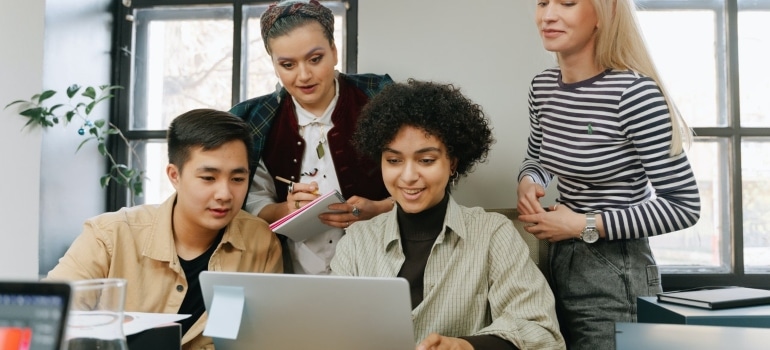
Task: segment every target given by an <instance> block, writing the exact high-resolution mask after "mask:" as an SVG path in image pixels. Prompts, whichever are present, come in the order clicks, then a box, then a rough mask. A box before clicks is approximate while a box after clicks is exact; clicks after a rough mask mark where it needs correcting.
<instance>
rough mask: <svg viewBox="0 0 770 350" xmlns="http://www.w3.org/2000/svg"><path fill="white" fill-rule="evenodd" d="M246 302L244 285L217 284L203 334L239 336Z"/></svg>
mask: <svg viewBox="0 0 770 350" xmlns="http://www.w3.org/2000/svg"><path fill="white" fill-rule="evenodd" d="M244 304H245V298H244V295H243V287H233V286H216V285H215V286H214V297H213V298H212V300H211V308H210V310H207V311H208V315H209V318H208V321H207V322H206V329H204V330H203V335H205V336H207V337H212V338H226V339H236V338H238V329H239V328H240V326H241V318H242V317H243V305H244Z"/></svg>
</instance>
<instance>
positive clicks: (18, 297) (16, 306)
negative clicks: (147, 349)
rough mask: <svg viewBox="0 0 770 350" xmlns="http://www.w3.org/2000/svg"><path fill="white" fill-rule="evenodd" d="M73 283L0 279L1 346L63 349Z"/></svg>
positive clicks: (9, 347)
mask: <svg viewBox="0 0 770 350" xmlns="http://www.w3.org/2000/svg"><path fill="white" fill-rule="evenodd" d="M69 303H70V285H69V284H67V283H63V282H37V281H34V282H33V281H29V282H24V281H0V349H1V350H6V349H14V350H16V349H30V350H53V349H60V348H61V346H62V337H63V335H64V329H65V327H66V324H67V312H68V310H69Z"/></svg>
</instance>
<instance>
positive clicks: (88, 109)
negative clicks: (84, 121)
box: [86, 102, 96, 114]
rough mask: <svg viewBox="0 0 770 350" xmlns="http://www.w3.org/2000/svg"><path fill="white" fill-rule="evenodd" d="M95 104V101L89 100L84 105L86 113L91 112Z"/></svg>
mask: <svg viewBox="0 0 770 350" xmlns="http://www.w3.org/2000/svg"><path fill="white" fill-rule="evenodd" d="M94 106H96V102H91V103H89V104H88V106H86V114H91V110H92V109H94Z"/></svg>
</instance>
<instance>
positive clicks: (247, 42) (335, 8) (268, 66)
mask: <svg viewBox="0 0 770 350" xmlns="http://www.w3.org/2000/svg"><path fill="white" fill-rule="evenodd" d="M322 4H323V5H324V6H326V7H328V8H329V9H331V10H332V13H334V43H335V45H336V46H337V65H336V66H335V67H336V68H337V70H339V71H341V72H344V70H343V68H342V67H345V45H344V39H345V33H344V28H345V7H344V5H343V4H342V3H340V2H337V1H331V2H322ZM266 9H267V5H254V6H244V7H243V13H244V34H243V35H244V37H243V43H244V45H243V57H245V58H244V59H243V70H242V71H243V76H244V78H243V80H244V82H242V84H245V86H243V88H242V89H241V96H240V99H241V101H243V100H246V99H249V98H252V97H256V96H261V95H264V94H268V93H271V92H273V91H275V89H276V84H278V83H279V81H278V77H277V76H276V75H275V70H274V69H273V61H272V60H271V59H270V56H269V55H268V54H267V51H266V50H265V46H264V42H263V41H262V34H261V30H260V20H259V17H260V16H261V15H262V13H263V12H264V11H265V10H266Z"/></svg>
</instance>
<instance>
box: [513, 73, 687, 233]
mask: <svg viewBox="0 0 770 350" xmlns="http://www.w3.org/2000/svg"><path fill="white" fill-rule="evenodd" d="M529 121H530V135H529V140H528V142H527V155H526V157H525V159H524V162H523V163H522V165H521V169H520V171H519V181H521V178H522V177H523V176H531V177H532V178H533V179H534V180H535V181H536V182H537V183H539V184H541V185H543V186H544V187H547V186H548V184H549V183H550V182H551V180H553V177H554V176H558V179H559V181H558V186H557V189H558V191H559V202H560V203H562V204H564V205H567V206H568V207H569V208H570V209H572V210H573V211H575V212H578V213H588V212H595V213H599V212H601V215H602V219H603V221H604V225H605V230H606V233H607V238H608V239H610V240H613V239H631V238H641V237H648V236H654V235H659V234H663V233H667V232H672V231H677V230H681V229H684V228H687V227H690V226H692V225H694V224H695V223H696V222H697V221H698V218H699V216H700V196H699V194H698V187H697V184H696V182H695V176H694V175H693V172H692V168H691V167H690V163H689V161H688V160H687V156H686V155H685V153H684V152H682V153H680V154H679V155H676V156H670V155H669V149H670V146H671V142H672V141H671V135H672V126H671V120H670V116H669V110H668V107H667V105H666V101H665V99H664V98H663V94H662V93H661V91H660V88H659V87H658V85H657V84H656V83H655V81H653V80H652V79H650V78H649V77H646V76H643V75H640V74H638V73H636V72H633V71H620V70H608V71H605V72H603V73H601V74H599V75H598V76H596V77H593V78H591V79H588V80H585V81H581V82H578V83H574V84H565V83H563V82H562V81H561V74H560V70H559V69H558V68H552V69H548V70H545V71H543V72H542V73H540V74H538V75H537V76H535V78H534V79H533V80H532V84H531V86H530V93H529Z"/></svg>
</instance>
